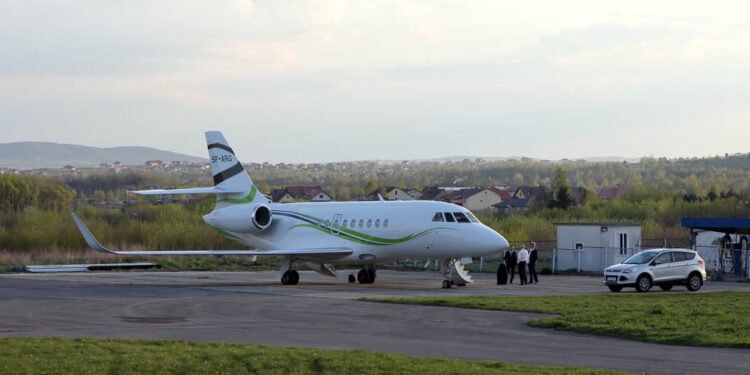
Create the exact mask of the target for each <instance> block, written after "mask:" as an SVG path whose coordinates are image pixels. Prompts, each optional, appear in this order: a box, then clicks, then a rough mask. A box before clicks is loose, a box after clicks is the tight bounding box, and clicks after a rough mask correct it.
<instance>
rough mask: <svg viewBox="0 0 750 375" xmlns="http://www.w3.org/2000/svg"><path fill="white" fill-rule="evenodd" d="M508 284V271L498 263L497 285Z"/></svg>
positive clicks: (503, 265)
mask: <svg viewBox="0 0 750 375" xmlns="http://www.w3.org/2000/svg"><path fill="white" fill-rule="evenodd" d="M507 283H508V269H507V268H506V267H505V263H500V265H499V266H497V285H505V284H507Z"/></svg>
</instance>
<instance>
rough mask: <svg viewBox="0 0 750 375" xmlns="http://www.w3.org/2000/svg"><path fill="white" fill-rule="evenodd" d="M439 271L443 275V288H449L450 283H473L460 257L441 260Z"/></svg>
mask: <svg viewBox="0 0 750 375" xmlns="http://www.w3.org/2000/svg"><path fill="white" fill-rule="evenodd" d="M440 273H442V274H443V277H445V281H443V287H444V288H450V287H451V285H458V286H464V285H466V284H471V283H473V281H472V280H471V275H469V271H467V270H466V269H465V268H464V264H463V263H462V262H461V260H460V259H445V260H443V266H442V267H441V269H440Z"/></svg>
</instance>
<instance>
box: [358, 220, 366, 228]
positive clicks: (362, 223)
mask: <svg viewBox="0 0 750 375" xmlns="http://www.w3.org/2000/svg"><path fill="white" fill-rule="evenodd" d="M363 226H365V220H364V219H359V227H360V228H362V227H363Z"/></svg>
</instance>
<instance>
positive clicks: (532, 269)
mask: <svg viewBox="0 0 750 375" xmlns="http://www.w3.org/2000/svg"><path fill="white" fill-rule="evenodd" d="M537 257H538V255H537V252H536V242H534V241H531V250H530V251H529V282H530V283H534V284H539V278H538V277H537V276H536V260H537Z"/></svg>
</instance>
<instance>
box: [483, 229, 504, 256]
mask: <svg viewBox="0 0 750 375" xmlns="http://www.w3.org/2000/svg"><path fill="white" fill-rule="evenodd" d="M477 237H478V238H477V239H479V240H480V242H481V244H480V245H479V246H478V247H479V248H481V251H482V253H483V254H485V255H489V254H496V253H498V252H502V251H505V249H507V248H508V240H506V239H505V237H503V236H502V235H500V233H497V232H495V231H494V230H493V229H492V228H490V227H485V228H484V230H483V231H482V234H481V236H477Z"/></svg>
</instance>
